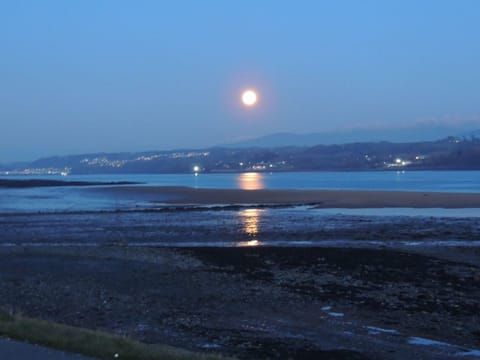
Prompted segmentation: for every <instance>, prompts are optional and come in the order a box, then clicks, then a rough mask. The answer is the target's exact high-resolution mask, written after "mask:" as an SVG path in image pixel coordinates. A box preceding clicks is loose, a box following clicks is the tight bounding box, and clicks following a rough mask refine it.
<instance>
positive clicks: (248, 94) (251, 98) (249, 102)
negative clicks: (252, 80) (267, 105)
mask: <svg viewBox="0 0 480 360" xmlns="http://www.w3.org/2000/svg"><path fill="white" fill-rule="evenodd" d="M257 100H258V96H257V93H256V92H255V91H253V90H250V89H249V90H245V91H244V92H243V93H242V102H243V104H244V105H245V106H248V107H252V106H254V105H255V104H256V103H257Z"/></svg>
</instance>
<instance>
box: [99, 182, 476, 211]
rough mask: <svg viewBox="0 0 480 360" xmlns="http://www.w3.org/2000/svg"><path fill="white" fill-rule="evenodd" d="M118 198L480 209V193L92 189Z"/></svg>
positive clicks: (160, 187)
mask: <svg viewBox="0 0 480 360" xmlns="http://www.w3.org/2000/svg"><path fill="white" fill-rule="evenodd" d="M91 190H92V191H95V192H100V193H102V194H106V195H109V196H114V197H116V198H132V199H142V200H145V201H150V202H153V203H167V204H203V205H205V204H288V205H293V204H315V205H316V206H318V207H321V208H382V207H404V208H405V207H406V208H408V207H410V208H480V194H479V193H443V192H442V193H440V192H413V191H410V192H408V191H356V190H355V191H354V190H351V191H350V190H240V189H204V188H202V189H195V188H189V187H168V186H165V187H164V186H115V187H108V186H106V187H102V188H96V189H91Z"/></svg>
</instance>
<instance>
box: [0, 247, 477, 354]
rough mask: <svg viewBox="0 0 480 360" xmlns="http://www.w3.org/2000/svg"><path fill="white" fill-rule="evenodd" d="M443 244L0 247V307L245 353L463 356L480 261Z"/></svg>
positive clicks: (472, 325)
mask: <svg viewBox="0 0 480 360" xmlns="http://www.w3.org/2000/svg"><path fill="white" fill-rule="evenodd" d="M441 252H442V253H445V254H443V255H444V256H439V255H441V254H439V253H436V254H419V253H409V252H404V251H401V250H400V251H399V250H394V249H392V250H389V249H342V248H330V249H321V248H313V249H306V248H215V249H212V248H183V249H179V248H136V249H132V248H124V247H121V246H109V247H101V248H83V249H82V248H79V249H65V248H63V249H58V248H57V249H52V248H43V249H42V248H36V249H33V248H24V249H1V250H0V257H1V258H2V262H1V264H0V265H1V266H0V270H1V271H0V280H1V281H2V283H3V286H2V288H1V289H0V290H1V291H0V295H2V296H0V299H1V301H0V306H3V307H5V308H9V309H13V310H14V311H20V312H21V313H22V314H25V315H27V316H31V317H38V318H42V319H45V320H49V321H56V322H60V323H64V324H68V325H72V326H79V327H83V328H89V329H94V330H101V331H107V332H110V333H113V334H117V335H126V336H128V337H131V338H133V339H136V340H138V341H142V342H146V343H157V344H158V343H164V344H169V345H173V346H179V347H182V348H186V349H190V350H194V351H205V352H210V351H213V352H216V353H220V354H223V355H226V356H232V355H233V356H237V357H238V358H240V359H250V358H273V359H280V358H286V357H289V358H311V359H313V358H331V359H378V358H397V359H402V358H414V357H419V356H421V357H422V358H424V359H450V358H452V357H453V356H458V354H460V356H462V358H466V359H468V358H470V357H469V354H470V353H472V356H475V354H476V353H477V352H478V351H479V350H477V349H478V345H477V338H478V314H479V305H478V302H477V300H476V299H477V294H478V291H479V287H478V282H477V281H476V280H477V279H479V276H480V269H479V267H478V264H477V265H476V266H473V265H472V264H471V263H469V262H465V261H463V259H462V257H457V259H456V260H455V261H453V262H452V260H449V259H448V257H449V255H450V250H447V249H444V250H443V251H441ZM65 269H68V271H64V270H65ZM19 294H20V295H19ZM65 309H68V311H67V310H65ZM445 323H448V324H449V325H450V326H448V327H445V326H444V325H445ZM460 328H461V329H462V330H461V331H459V330H458V329H460ZM422 342H425V343H428V342H433V343H435V344H437V345H435V346H424V345H422V344H421V343H422Z"/></svg>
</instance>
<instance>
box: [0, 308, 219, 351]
mask: <svg viewBox="0 0 480 360" xmlns="http://www.w3.org/2000/svg"><path fill="white" fill-rule="evenodd" d="M0 336H4V337H8V338H11V339H15V340H20V341H26V342H29V343H33V344H38V345H43V346H46V347H49V348H54V349H58V350H62V351H67V352H72V353H77V354H82V355H86V356H91V357H94V358H97V359H132V360H147V359H149V360H150V359H152V360H153V359H165V360H170V359H172V360H197V359H198V360H210V359H211V360H220V359H226V358H225V357H221V356H218V355H211V354H199V353H193V352H190V351H186V350H182V349H177V348H174V347H170V346H164V345H147V344H144V343H140V342H138V341H134V340H131V339H128V338H125V337H120V336H115V335H111V334H108V333H104V332H100V331H92V330H86V329H81V328H76V327H72V326H67V325H62V324H57V323H51V322H47V321H44V320H39V319H32V318H27V317H23V316H18V315H12V314H10V313H8V312H6V311H4V310H1V309H0Z"/></svg>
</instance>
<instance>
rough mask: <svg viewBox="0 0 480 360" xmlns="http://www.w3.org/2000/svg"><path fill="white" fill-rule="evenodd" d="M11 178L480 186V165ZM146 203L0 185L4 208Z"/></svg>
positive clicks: (248, 185)
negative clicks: (470, 168) (476, 168)
mask: <svg viewBox="0 0 480 360" xmlns="http://www.w3.org/2000/svg"><path fill="white" fill-rule="evenodd" d="M3 178H6V179H26V178H36V179H60V180H80V181H135V182H142V183H145V184H146V185H162V186H189V187H196V188H224V189H235V188H241V189H262V188H265V189H352V190H408V191H439V192H475V193H478V192H480V171H415V172H413V171H410V172H408V171H407V172H391V171H388V172H296V173H242V174H198V176H195V175H194V174H163V175H72V176H67V177H61V176H37V177H26V176H15V177H13V176H4V177H3ZM138 205H140V206H142V204H138V203H134V202H132V201H116V200H112V199H106V198H99V197H98V196H95V197H93V196H92V195H90V194H89V193H88V192H87V191H85V189H82V188H70V187H61V188H30V189H0V211H1V212H15V211H50V210H57V211H62V210H87V209H92V210H95V209H111V208H116V209H118V208H132V207H135V206H138Z"/></svg>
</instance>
